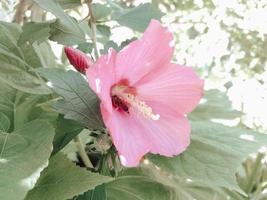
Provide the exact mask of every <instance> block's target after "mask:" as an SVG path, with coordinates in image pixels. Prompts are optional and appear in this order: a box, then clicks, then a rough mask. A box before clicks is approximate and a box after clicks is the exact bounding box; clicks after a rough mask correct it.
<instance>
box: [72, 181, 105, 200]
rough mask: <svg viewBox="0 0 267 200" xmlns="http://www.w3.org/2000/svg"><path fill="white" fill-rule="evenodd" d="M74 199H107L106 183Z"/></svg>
mask: <svg viewBox="0 0 267 200" xmlns="http://www.w3.org/2000/svg"><path fill="white" fill-rule="evenodd" d="M73 200H107V192H106V185H105V184H103V185H99V186H97V187H95V189H93V190H89V191H87V192H85V193H84V194H82V195H79V196H78V197H75V198H73Z"/></svg>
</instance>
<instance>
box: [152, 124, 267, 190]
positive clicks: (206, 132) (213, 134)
mask: <svg viewBox="0 0 267 200" xmlns="http://www.w3.org/2000/svg"><path fill="white" fill-rule="evenodd" d="M266 143H267V136H266V135H264V134H259V133H255V132H253V131H249V130H244V129H239V128H233V127H231V128H230V127H226V126H223V125H220V124H215V123H211V122H208V121H203V122H193V123H192V140H191V144H190V146H189V148H188V149H187V150H186V151H185V152H184V153H183V154H181V155H179V156H176V157H174V158H166V157H161V156H156V155H151V156H149V159H150V160H151V161H152V162H153V163H155V164H156V165H157V166H158V167H160V168H161V169H163V170H165V171H167V172H168V173H171V174H174V175H177V176H179V177H183V178H190V179H192V180H194V181H202V182H206V183H208V184H210V185H214V186H218V187H226V188H229V189H235V190H237V191H240V192H241V190H240V188H239V187H238V185H237V183H236V180H235V173H236V172H237V169H238V167H240V166H241V162H242V160H243V159H244V158H245V157H246V156H248V154H249V153H253V152H256V151H257V150H258V149H259V148H260V147H261V146H263V145H265V144H266Z"/></svg>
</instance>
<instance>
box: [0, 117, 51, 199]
mask: <svg viewBox="0 0 267 200" xmlns="http://www.w3.org/2000/svg"><path fill="white" fill-rule="evenodd" d="M53 137H54V129H53V128H52V127H51V126H50V125H49V124H48V123H47V122H46V121H43V120H35V121H32V122H30V123H27V124H25V125H24V126H23V127H21V128H20V129H18V130H16V131H15V132H13V133H9V134H7V133H5V134H4V133H2V134H0V150H1V151H0V152H1V153H0V166H1V167H0V177H1V179H0V199H8V200H20V199H23V198H24V196H25V195H26V192H27V191H28V190H29V189H31V188H32V187H33V184H34V183H35V181H36V179H37V178H38V177H39V175H40V172H41V171H42V170H43V168H45V166H46V165H47V160H48V158H49V156H50V153H51V151H52V140H53Z"/></svg>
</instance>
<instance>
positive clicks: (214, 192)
mask: <svg viewBox="0 0 267 200" xmlns="http://www.w3.org/2000/svg"><path fill="white" fill-rule="evenodd" d="M106 188H107V196H108V200H124V199H127V200H147V199H154V200H179V199H181V200H193V199H197V200H207V199H213V200H226V199H228V200H245V198H243V197H242V196H240V195H239V194H237V193H235V192H232V191H229V190H224V189H221V188H214V187H211V186H208V185H206V184H204V183H199V182H192V181H187V180H185V179H180V178H179V177H175V176H172V175H171V174H169V173H167V172H164V171H162V170H161V169H157V168H155V167H153V166H151V165H150V164H148V165H145V166H144V165H143V166H141V167H139V168H136V169H128V170H126V171H124V172H123V174H121V176H119V177H118V178H117V179H116V180H114V181H112V182H110V183H108V184H107V186H106Z"/></svg>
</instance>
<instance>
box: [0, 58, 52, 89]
mask: <svg viewBox="0 0 267 200" xmlns="http://www.w3.org/2000/svg"><path fill="white" fill-rule="evenodd" d="M0 80H1V81H3V82H5V83H7V84H9V85H10V86H12V87H14V88H16V89H18V90H21V91H23V92H28V93H32V94H50V93H51V90H50V89H49V88H48V87H47V85H46V84H45V82H44V81H43V80H42V79H40V78H38V77H37V76H35V75H33V73H30V72H28V71H25V70H23V69H20V68H18V67H16V66H14V65H12V64H10V63H6V62H2V63H1V67H0Z"/></svg>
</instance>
